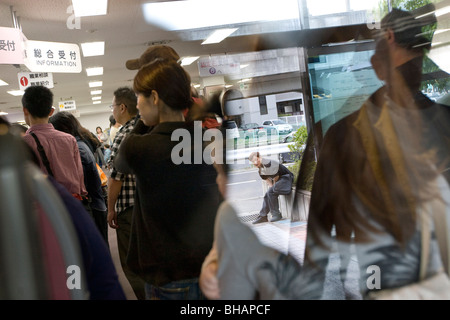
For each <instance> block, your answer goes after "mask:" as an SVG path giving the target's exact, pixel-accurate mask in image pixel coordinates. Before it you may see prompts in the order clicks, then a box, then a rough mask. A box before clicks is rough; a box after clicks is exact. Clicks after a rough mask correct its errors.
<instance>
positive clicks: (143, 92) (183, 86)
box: [133, 59, 192, 126]
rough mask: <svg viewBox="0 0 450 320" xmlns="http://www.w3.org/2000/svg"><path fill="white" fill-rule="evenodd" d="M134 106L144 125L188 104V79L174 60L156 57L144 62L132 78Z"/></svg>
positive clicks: (189, 100) (151, 124) (177, 111)
mask: <svg viewBox="0 0 450 320" xmlns="http://www.w3.org/2000/svg"><path fill="white" fill-rule="evenodd" d="M133 89H134V91H135V92H136V94H137V96H138V109H139V112H140V115H141V118H142V121H143V122H144V124H145V125H147V126H154V125H156V124H158V123H160V120H161V117H163V116H165V115H167V114H170V113H181V114H182V112H183V110H185V109H187V108H190V107H191V105H192V99H191V79H190V76H189V74H188V73H187V72H186V71H185V70H184V69H183V67H182V66H180V65H179V64H178V63H177V62H176V61H174V60H160V59H157V60H155V61H153V62H151V63H149V64H146V65H144V66H143V67H142V68H141V69H140V70H139V71H138V73H137V74H136V76H135V78H134V86H133Z"/></svg>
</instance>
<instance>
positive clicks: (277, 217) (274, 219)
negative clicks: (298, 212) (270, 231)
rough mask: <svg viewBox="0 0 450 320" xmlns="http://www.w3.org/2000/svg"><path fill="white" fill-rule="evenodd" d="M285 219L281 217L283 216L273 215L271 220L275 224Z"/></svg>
mask: <svg viewBox="0 0 450 320" xmlns="http://www.w3.org/2000/svg"><path fill="white" fill-rule="evenodd" d="M282 218H283V217H282V216H281V214H273V215H272V219H270V222H275V221H278V220H281V219H282Z"/></svg>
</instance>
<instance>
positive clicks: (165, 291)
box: [145, 278, 206, 300]
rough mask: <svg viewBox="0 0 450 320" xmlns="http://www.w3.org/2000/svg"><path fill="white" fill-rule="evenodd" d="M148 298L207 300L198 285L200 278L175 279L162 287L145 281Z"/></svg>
mask: <svg viewBox="0 0 450 320" xmlns="http://www.w3.org/2000/svg"><path fill="white" fill-rule="evenodd" d="M145 297H146V299H147V300H206V298H205V296H204V295H203V293H202V291H201V290H200V287H199V285H198V278H193V279H186V280H179V281H173V282H170V283H168V284H165V285H164V286H162V287H157V286H154V285H152V284H150V283H145Z"/></svg>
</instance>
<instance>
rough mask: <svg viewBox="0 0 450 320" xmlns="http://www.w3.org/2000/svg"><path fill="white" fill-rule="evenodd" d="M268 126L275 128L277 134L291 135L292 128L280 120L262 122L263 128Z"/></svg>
mask: <svg viewBox="0 0 450 320" xmlns="http://www.w3.org/2000/svg"><path fill="white" fill-rule="evenodd" d="M265 126H270V127H273V128H276V130H277V132H278V133H279V134H288V133H291V132H292V131H293V130H294V128H293V127H292V126H291V125H290V124H289V123H286V122H284V121H283V120H280V119H272V120H266V121H264V122H263V127H265Z"/></svg>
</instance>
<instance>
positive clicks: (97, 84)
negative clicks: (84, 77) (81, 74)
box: [89, 81, 103, 88]
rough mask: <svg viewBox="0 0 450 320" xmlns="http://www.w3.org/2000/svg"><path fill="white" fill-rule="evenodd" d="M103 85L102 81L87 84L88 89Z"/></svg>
mask: <svg viewBox="0 0 450 320" xmlns="http://www.w3.org/2000/svg"><path fill="white" fill-rule="evenodd" d="M102 85H103V81H92V82H89V87H90V88H95V87H101V86H102Z"/></svg>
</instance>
